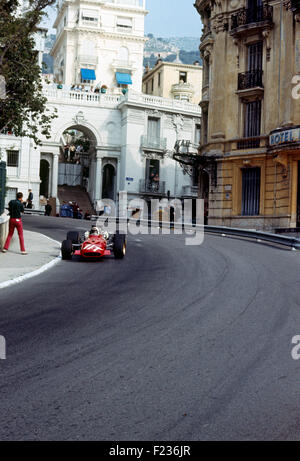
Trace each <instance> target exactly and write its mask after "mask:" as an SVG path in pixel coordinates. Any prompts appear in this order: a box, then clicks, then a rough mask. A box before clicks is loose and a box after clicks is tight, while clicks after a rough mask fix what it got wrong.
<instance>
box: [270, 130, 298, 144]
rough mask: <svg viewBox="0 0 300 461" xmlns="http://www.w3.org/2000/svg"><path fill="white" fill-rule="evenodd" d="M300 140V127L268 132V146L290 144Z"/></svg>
mask: <svg viewBox="0 0 300 461" xmlns="http://www.w3.org/2000/svg"><path fill="white" fill-rule="evenodd" d="M296 142H300V127H297V128H290V129H288V130H276V131H274V132H273V133H271V134H270V137H269V144H270V147H273V146H280V145H281V144H291V143H296Z"/></svg>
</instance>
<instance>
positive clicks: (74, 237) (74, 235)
mask: <svg viewBox="0 0 300 461" xmlns="http://www.w3.org/2000/svg"><path fill="white" fill-rule="evenodd" d="M67 240H71V242H72V243H75V244H76V243H79V241H80V236H79V232H77V231H69V232H68V233H67Z"/></svg>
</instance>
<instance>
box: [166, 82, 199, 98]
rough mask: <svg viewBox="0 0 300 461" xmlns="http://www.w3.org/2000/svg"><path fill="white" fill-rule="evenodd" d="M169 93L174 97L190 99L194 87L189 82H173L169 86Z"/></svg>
mask: <svg viewBox="0 0 300 461" xmlns="http://www.w3.org/2000/svg"><path fill="white" fill-rule="evenodd" d="M171 93H172V94H173V95H174V98H175V99H176V98H177V99H184V100H190V99H191V98H192V97H193V95H194V87H193V85H192V84H191V83H184V82H180V83H175V84H174V85H172V87H171Z"/></svg>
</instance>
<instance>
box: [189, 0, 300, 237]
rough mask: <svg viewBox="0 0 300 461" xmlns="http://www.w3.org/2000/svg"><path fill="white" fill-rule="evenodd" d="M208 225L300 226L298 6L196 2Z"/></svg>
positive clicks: (254, 0)
mask: <svg viewBox="0 0 300 461" xmlns="http://www.w3.org/2000/svg"><path fill="white" fill-rule="evenodd" d="M195 7H196V9H197V11H198V12H199V14H200V15H201V19H202V22H203V24H204V29H203V35H202V37H201V44H200V51H201V55H202V58H203V87H202V102H201V106H202V135H201V137H202V139H201V146H200V158H199V163H200V167H201V171H202V179H206V177H207V174H208V175H209V185H207V188H206V189H207V190H206V193H207V192H208V193H209V212H208V216H209V218H208V222H209V223H210V224H221V225H228V226H240V227H250V228H265V229H272V228H276V227H296V226H298V227H299V226H300V174H299V165H300V101H299V98H300V85H299V82H300V55H299V49H300V48H299V47H300V2H299V1H295V0H289V1H283V0H282V1H279V0H276V1H269V2H262V1H261V0H248V1H247V0H228V1H224V0H222V1H219V2H215V1H211V0H196V2H195Z"/></svg>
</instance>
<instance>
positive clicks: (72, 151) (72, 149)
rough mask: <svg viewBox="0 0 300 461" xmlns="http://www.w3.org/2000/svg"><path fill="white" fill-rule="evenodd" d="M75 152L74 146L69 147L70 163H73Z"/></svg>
mask: <svg viewBox="0 0 300 461" xmlns="http://www.w3.org/2000/svg"><path fill="white" fill-rule="evenodd" d="M75 151H76V147H75V146H74V144H72V146H71V147H70V162H71V163H73V160H74V156H75Z"/></svg>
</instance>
